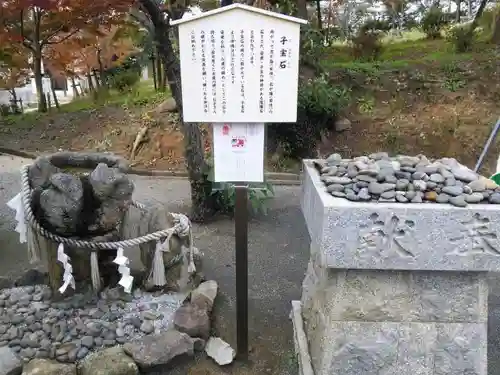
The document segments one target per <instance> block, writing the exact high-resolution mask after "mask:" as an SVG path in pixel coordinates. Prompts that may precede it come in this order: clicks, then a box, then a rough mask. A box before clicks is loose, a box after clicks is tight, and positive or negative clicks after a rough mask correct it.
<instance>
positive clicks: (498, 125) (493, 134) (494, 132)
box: [474, 118, 500, 172]
mask: <svg viewBox="0 0 500 375" xmlns="http://www.w3.org/2000/svg"><path fill="white" fill-rule="evenodd" d="M499 128H500V118H499V119H498V121H497V122H496V124H495V126H494V127H493V130H492V131H491V134H490V137H489V138H488V140H487V141H486V144H485V145H484V148H483V152H482V153H481V155H480V156H479V159H478V161H477V163H476V166H475V167H474V172H477V171H479V168H481V164H483V159H484V157H485V156H486V154H487V153H488V149H489V148H490V145H491V142H493V140H494V139H495V138H496V136H497V133H498V129H499Z"/></svg>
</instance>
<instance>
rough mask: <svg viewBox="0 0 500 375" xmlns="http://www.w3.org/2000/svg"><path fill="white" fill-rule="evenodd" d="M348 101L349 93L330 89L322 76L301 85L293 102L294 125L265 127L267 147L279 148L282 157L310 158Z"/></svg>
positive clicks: (337, 88)
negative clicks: (294, 111) (295, 100)
mask: <svg viewBox="0 0 500 375" xmlns="http://www.w3.org/2000/svg"><path fill="white" fill-rule="evenodd" d="M349 100H350V91H349V90H348V89H346V88H344V87H338V86H337V87H336V86H332V85H331V84H330V82H328V80H327V77H326V76H325V75H321V76H319V77H316V78H314V79H311V80H308V81H306V82H302V83H301V85H300V86H299V92H298V102H297V122H296V123H293V124H269V126H268V136H269V138H268V139H269V143H270V144H271V145H280V146H281V148H282V149H283V151H284V154H285V155H284V156H287V157H293V158H303V157H311V156H313V153H314V151H315V149H316V144H317V142H318V140H319V139H320V138H321V134H322V133H323V132H324V131H326V130H330V129H331V128H332V127H333V124H334V123H335V120H336V119H337V115H338V113H339V111H340V109H341V108H343V107H344V106H345V105H346V104H347V103H348V102H349Z"/></svg>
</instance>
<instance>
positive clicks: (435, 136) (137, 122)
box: [0, 51, 500, 174]
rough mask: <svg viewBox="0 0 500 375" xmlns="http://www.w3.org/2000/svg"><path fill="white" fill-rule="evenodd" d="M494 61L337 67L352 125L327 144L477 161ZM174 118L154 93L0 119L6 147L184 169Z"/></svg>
mask: <svg viewBox="0 0 500 375" xmlns="http://www.w3.org/2000/svg"><path fill="white" fill-rule="evenodd" d="M498 56H500V51H499V52H498ZM496 61H497V60H491V54H490V55H488V56H487V57H484V56H482V55H477V56H474V57H473V58H471V59H470V60H464V61H462V62H459V63H454V64H452V65H450V64H444V63H440V62H435V63H433V64H428V63H427V64H423V65H419V64H418V63H416V64H414V65H411V66H407V67H403V68H398V69H392V70H390V71H385V70H378V71H377V70H375V71H370V70H368V71H363V70H362V69H361V70H359V69H352V68H343V69H333V70H331V71H330V72H329V74H330V81H331V83H332V85H344V86H346V87H349V88H350V90H351V94H350V95H351V105H350V106H349V107H348V108H346V109H344V111H343V113H342V116H345V117H347V118H348V119H349V120H350V121H351V124H352V128H351V129H350V130H347V131H345V132H342V133H337V132H332V133H331V134H327V135H325V136H324V137H323V140H322V142H321V144H320V147H319V149H320V151H321V153H323V154H325V155H327V154H330V153H332V152H340V153H341V154H343V155H345V156H352V155H360V154H366V153H370V152H374V151H388V152H390V153H392V154H397V153H407V154H414V155H416V154H425V155H427V156H429V157H442V156H449V157H455V158H457V159H458V160H460V161H461V162H463V163H465V164H466V165H468V166H469V167H473V166H474V164H475V163H476V161H477V159H478V157H479V155H480V153H481V151H482V148H483V145H484V143H485V142H486V139H487V138H488V136H489V133H490V132H491V129H492V127H493V125H494V124H495V122H496V120H497V119H498V116H499V114H500V113H499V112H498V101H499V100H500V70H499V69H498V64H497V63H496ZM370 69H372V68H370ZM176 122H177V121H176V114H175V113H169V112H166V111H162V110H159V106H158V103H157V102H155V103H152V104H146V105H143V106H135V107H134V106H132V107H127V106H119V105H115V106H107V107H100V108H94V109H86V110H80V111H78V112H71V113H57V112H54V113H51V114H48V115H39V116H38V117H34V116H26V117H25V118H23V119H21V120H19V121H15V122H6V121H3V120H2V119H0V147H8V148H13V149H17V150H24V151H29V152H42V153H45V152H54V151H57V150H59V149H63V150H94V151H111V152H114V153H117V154H119V155H122V156H124V157H126V158H127V159H129V160H130V161H131V163H132V165H134V166H136V167H140V168H148V169H161V170H182V169H184V168H185V167H184V158H183V153H184V140H183V136H182V133H181V131H180V130H179V128H178V126H177V123H176ZM143 127H148V132H147V133H146V136H145V137H144V141H145V142H144V143H143V144H142V145H141V147H140V148H139V149H138V151H137V152H136V153H135V155H134V157H131V151H132V145H133V143H134V140H135V138H136V136H137V134H138V132H139V131H140V129H141V128H143ZM202 130H203V134H204V138H205V145H204V147H205V150H206V152H207V153H209V152H210V150H211V140H210V135H211V134H210V128H209V127H208V125H205V126H203V127H202ZM499 151H500V149H499V148H498V147H497V145H496V144H495V145H493V147H492V149H491V151H490V153H489V155H488V158H487V161H486V164H485V167H484V168H483V169H482V172H483V173H484V174H489V173H491V172H492V169H493V167H494V165H495V163H496V159H497V155H498V153H499ZM276 160H277V162H276V163H275V161H276ZM268 161H269V162H268V169H269V170H276V169H282V170H283V169H285V171H286V170H288V171H290V170H294V169H296V167H297V164H293V163H292V167H289V163H286V162H284V161H283V160H279V155H278V158H276V155H268Z"/></svg>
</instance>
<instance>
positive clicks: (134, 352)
mask: <svg viewBox="0 0 500 375" xmlns="http://www.w3.org/2000/svg"><path fill="white" fill-rule="evenodd" d="M123 350H124V351H125V353H127V354H128V355H129V356H131V357H132V358H133V359H134V361H135V363H137V365H139V367H141V368H148V367H154V366H159V365H166V364H168V363H169V362H170V361H171V360H172V359H174V358H176V357H179V356H181V355H189V356H193V355H194V340H193V339H191V337H189V336H188V335H187V334H185V333H182V332H179V331H176V330H170V331H167V332H165V333H161V334H157V335H149V336H146V337H144V338H142V339H141V340H137V341H134V342H130V343H126V344H125V345H124V346H123ZM82 375H87V374H82ZM88 375H90V374H88ZM92 375H93V374H92Z"/></svg>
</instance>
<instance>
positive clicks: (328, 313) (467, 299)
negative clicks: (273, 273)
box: [302, 266, 488, 323]
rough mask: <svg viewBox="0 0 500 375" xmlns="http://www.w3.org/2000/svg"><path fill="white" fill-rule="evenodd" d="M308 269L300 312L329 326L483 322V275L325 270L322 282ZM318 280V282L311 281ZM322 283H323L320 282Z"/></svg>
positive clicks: (485, 297)
mask: <svg viewBox="0 0 500 375" xmlns="http://www.w3.org/2000/svg"><path fill="white" fill-rule="evenodd" d="M313 272H316V270H314V268H313V267H311V266H310V267H308V271H307V276H306V279H305V280H304V288H303V293H302V302H303V304H304V309H303V310H304V312H305V314H306V316H307V314H308V312H309V311H310V310H311V311H321V313H322V314H324V315H325V317H326V319H328V321H355V320H359V321H393V322H442V323H486V322H487V320H488V285H487V280H486V274H485V273H472V272H447V271H439V272H434V271H383V272H381V271H376V270H331V269H330V270H328V275H327V279H326V280H325V279H323V280H321V277H320V276H318V275H316V274H311V273H313ZM315 280H316V281H315ZM320 280H321V281H320Z"/></svg>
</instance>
